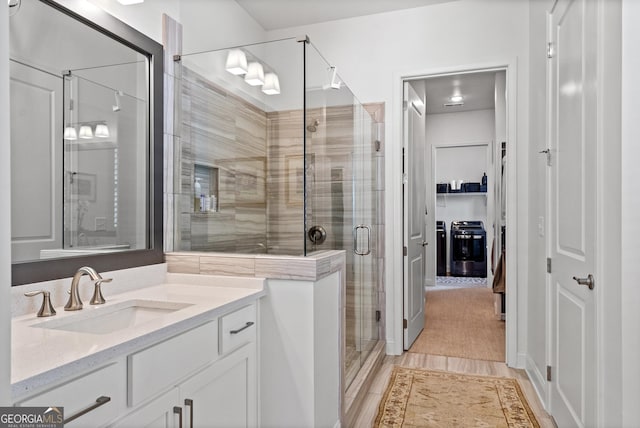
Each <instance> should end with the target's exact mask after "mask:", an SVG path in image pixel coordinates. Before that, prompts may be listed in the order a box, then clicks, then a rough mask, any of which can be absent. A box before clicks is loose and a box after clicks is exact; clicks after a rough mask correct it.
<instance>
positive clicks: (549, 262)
mask: <svg viewBox="0 0 640 428" xmlns="http://www.w3.org/2000/svg"><path fill="white" fill-rule="evenodd" d="M547 273H551V257H547Z"/></svg>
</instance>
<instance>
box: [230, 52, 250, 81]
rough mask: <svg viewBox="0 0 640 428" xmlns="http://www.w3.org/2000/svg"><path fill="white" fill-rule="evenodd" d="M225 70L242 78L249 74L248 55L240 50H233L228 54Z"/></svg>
mask: <svg viewBox="0 0 640 428" xmlns="http://www.w3.org/2000/svg"><path fill="white" fill-rule="evenodd" d="M225 68H226V69H227V71H228V72H229V73H231V74H235V75H236V76H241V75H243V74H246V73H247V55H246V54H245V53H244V52H243V51H241V50H240V49H231V50H230V51H229V53H228V54H227V63H226V66H225Z"/></svg>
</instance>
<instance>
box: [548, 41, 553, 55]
mask: <svg viewBox="0 0 640 428" xmlns="http://www.w3.org/2000/svg"><path fill="white" fill-rule="evenodd" d="M553 54H554V52H553V43H551V42H549V43H547V58H553Z"/></svg>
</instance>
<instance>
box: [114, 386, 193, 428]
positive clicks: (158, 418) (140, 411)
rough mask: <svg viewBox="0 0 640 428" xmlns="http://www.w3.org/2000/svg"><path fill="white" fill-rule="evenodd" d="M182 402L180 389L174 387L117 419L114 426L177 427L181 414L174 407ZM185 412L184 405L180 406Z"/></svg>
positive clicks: (121, 427)
mask: <svg viewBox="0 0 640 428" xmlns="http://www.w3.org/2000/svg"><path fill="white" fill-rule="evenodd" d="M179 404H180V401H179V397H178V390H177V389H173V390H171V391H169V392H167V393H166V394H163V395H161V396H160V397H158V398H156V399H155V400H153V401H151V402H150V403H148V404H145V405H143V406H140V407H138V408H137V409H136V410H135V411H134V412H133V413H130V414H129V415H127V416H125V417H124V418H123V419H120V420H119V421H117V422H116V423H115V424H114V425H112V426H113V427H120V428H130V427H136V428H142V427H149V428H175V427H178V426H181V425H180V419H179V418H180V414H179V413H176V412H174V407H176V406H178V405H179ZM178 408H179V409H180V411H181V412H184V408H183V407H178Z"/></svg>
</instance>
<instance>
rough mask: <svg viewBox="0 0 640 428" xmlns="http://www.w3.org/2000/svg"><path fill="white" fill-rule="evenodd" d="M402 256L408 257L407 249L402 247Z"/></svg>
mask: <svg viewBox="0 0 640 428" xmlns="http://www.w3.org/2000/svg"><path fill="white" fill-rule="evenodd" d="M402 255H403V256H408V255H409V251H408V250H407V247H402Z"/></svg>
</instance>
